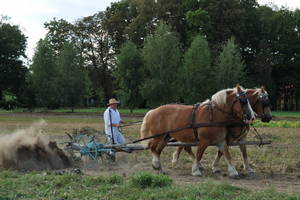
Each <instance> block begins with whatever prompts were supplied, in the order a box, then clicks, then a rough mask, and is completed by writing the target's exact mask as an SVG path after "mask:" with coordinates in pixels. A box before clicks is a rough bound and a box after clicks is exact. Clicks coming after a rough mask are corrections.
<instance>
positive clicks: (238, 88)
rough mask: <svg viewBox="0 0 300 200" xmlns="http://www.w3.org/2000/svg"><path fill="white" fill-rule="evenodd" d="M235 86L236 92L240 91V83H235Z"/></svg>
mask: <svg viewBox="0 0 300 200" xmlns="http://www.w3.org/2000/svg"><path fill="white" fill-rule="evenodd" d="M235 87H236V90H237V92H241V90H242V89H241V86H240V84H236V86H235Z"/></svg>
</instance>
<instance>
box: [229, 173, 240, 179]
mask: <svg viewBox="0 0 300 200" xmlns="http://www.w3.org/2000/svg"><path fill="white" fill-rule="evenodd" d="M229 178H231V179H240V175H239V174H233V175H229Z"/></svg>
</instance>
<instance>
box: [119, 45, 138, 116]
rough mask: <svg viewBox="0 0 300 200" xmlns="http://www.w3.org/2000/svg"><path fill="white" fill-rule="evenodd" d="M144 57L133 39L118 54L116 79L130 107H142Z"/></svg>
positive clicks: (126, 103) (123, 98)
mask: <svg viewBox="0 0 300 200" xmlns="http://www.w3.org/2000/svg"><path fill="white" fill-rule="evenodd" d="M142 70H143V59H142V56H141V54H140V52H139V50H138V49H137V47H136V46H135V44H134V43H133V42H131V41H127V42H126V43H125V44H124V46H123V47H122V48H121V50H120V54H119V55H118V56H117V70H116V72H115V77H116V80H117V81H118V83H119V84H118V85H119V86H120V92H119V93H120V96H121V100H122V102H124V104H125V105H126V106H128V107H129V109H130V111H131V112H132V110H133V108H136V107H140V106H141V104H142V102H143V98H142V96H141V92H140V86H141V83H142V81H143V71H142Z"/></svg>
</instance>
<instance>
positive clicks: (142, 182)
mask: <svg viewBox="0 0 300 200" xmlns="http://www.w3.org/2000/svg"><path fill="white" fill-rule="evenodd" d="M129 182H130V183H131V185H133V186H134V187H138V188H147V187H150V188H155V187H166V186H170V185H171V184H172V182H173V180H172V179H171V178H170V177H169V176H166V175H155V174H152V173H150V172H138V173H135V174H134V175H132V176H131V177H130V178H129Z"/></svg>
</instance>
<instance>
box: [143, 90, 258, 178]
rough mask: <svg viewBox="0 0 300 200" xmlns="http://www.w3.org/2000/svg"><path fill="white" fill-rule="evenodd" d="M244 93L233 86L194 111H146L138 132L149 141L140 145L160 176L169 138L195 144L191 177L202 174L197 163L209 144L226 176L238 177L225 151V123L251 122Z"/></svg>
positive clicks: (186, 108)
mask: <svg viewBox="0 0 300 200" xmlns="http://www.w3.org/2000/svg"><path fill="white" fill-rule="evenodd" d="M245 94H246V93H245V91H244V90H243V89H242V87H241V86H239V85H237V86H236V87H235V88H232V89H224V90H221V91H219V92H217V93H216V94H214V95H213V99H214V101H213V102H211V103H209V102H207V101H206V102H203V103H202V104H201V105H200V106H198V107H196V108H193V106H190V105H176V104H175V105H163V106H160V107H158V108H156V109H153V110H150V111H149V112H148V113H147V114H146V115H145V117H144V119H143V122H142V125H141V132H140V133H141V138H142V139H143V138H151V139H148V140H145V141H144V143H147V145H148V147H149V149H150V151H151V153H152V167H153V169H154V170H157V171H158V172H160V173H163V170H162V166H161V163H160V154H161V152H162V150H163V149H164V147H165V146H166V145H167V143H168V141H169V139H170V138H171V137H172V138H174V139H176V140H177V141H181V142H186V143H191V142H197V141H198V148H197V154H196V157H195V159H194V161H193V164H192V175H193V176H201V175H202V172H201V169H200V166H199V163H200V161H201V158H202V156H203V153H204V151H205V150H206V148H207V147H208V146H209V145H216V146H218V148H219V150H220V151H221V152H222V153H223V154H224V156H225V160H226V162H227V165H228V172H229V176H230V177H236V176H238V172H237V171H236V169H235V167H234V166H233V165H232V162H231V156H230V154H229V151H228V146H227V141H226V135H227V130H226V129H227V128H226V125H225V124H227V125H232V124H239V126H240V125H241V124H249V123H251V122H252V121H253V120H255V115H254V112H253V110H252V108H251V106H250V103H249V100H248V99H247V97H246V95H245ZM212 116H213V119H212ZM191 122H192V124H191ZM197 125H205V126H197ZM182 127H186V128H182ZM161 133H168V134H161ZM155 136H157V137H155Z"/></svg>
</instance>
